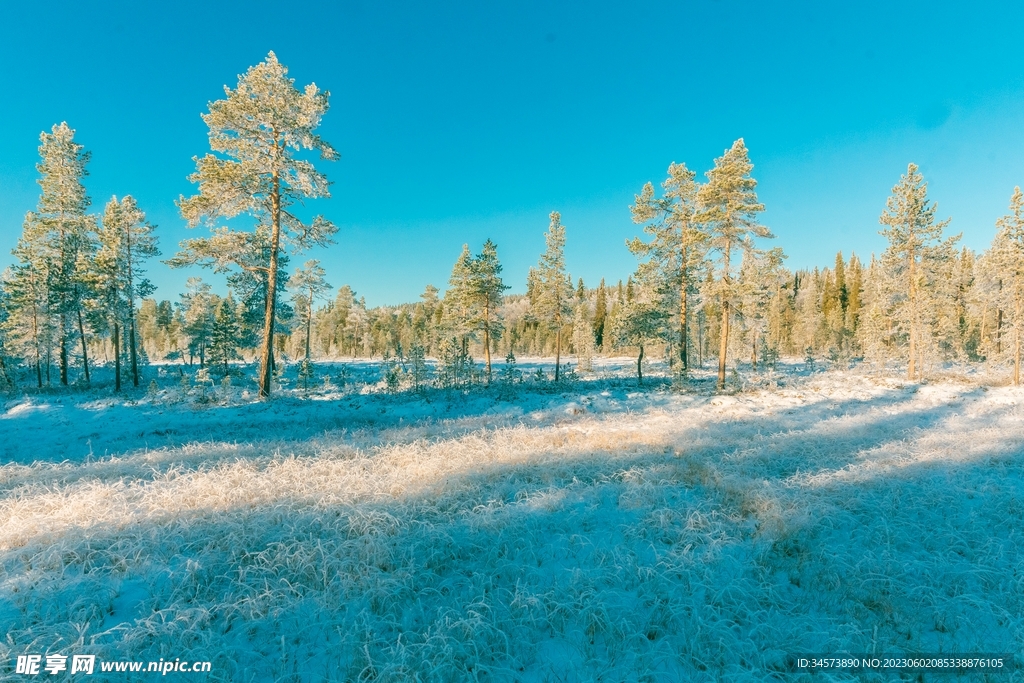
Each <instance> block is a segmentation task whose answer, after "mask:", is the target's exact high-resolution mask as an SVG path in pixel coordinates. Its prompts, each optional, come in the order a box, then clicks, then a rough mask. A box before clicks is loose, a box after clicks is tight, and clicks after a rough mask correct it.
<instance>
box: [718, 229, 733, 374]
mask: <svg viewBox="0 0 1024 683" xmlns="http://www.w3.org/2000/svg"><path fill="white" fill-rule="evenodd" d="M728 220H729V222H731V220H732V217H731V216H729V219H728ZM729 247H730V244H729V243H728V242H726V243H725V249H724V250H723V252H722V296H721V299H722V328H721V334H720V337H721V338H720V339H719V340H718V389H719V390H722V389H725V361H726V354H727V353H728V351H729Z"/></svg>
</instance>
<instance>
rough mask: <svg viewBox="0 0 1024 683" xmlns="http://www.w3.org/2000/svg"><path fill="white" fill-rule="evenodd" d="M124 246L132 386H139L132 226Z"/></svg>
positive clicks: (127, 233)
mask: <svg viewBox="0 0 1024 683" xmlns="http://www.w3.org/2000/svg"><path fill="white" fill-rule="evenodd" d="M125 245H126V246H127V247H128V254H127V256H128V259H127V261H128V343H129V344H130V349H129V353H130V354H131V359H132V384H133V386H135V387H136V388H138V386H139V358H138V353H137V352H136V350H135V280H134V277H133V276H132V226H131V225H129V226H128V227H127V228H126V230H125Z"/></svg>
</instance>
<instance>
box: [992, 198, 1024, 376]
mask: <svg viewBox="0 0 1024 683" xmlns="http://www.w3.org/2000/svg"><path fill="white" fill-rule="evenodd" d="M996 228H997V229H998V231H997V233H996V238H995V240H994V241H993V243H992V250H991V251H992V262H993V265H994V266H995V269H996V271H997V272H998V273H999V277H1000V279H1001V280H1002V287H1001V288H1000V289H999V290H998V293H999V295H1000V296H999V297H998V299H997V305H998V306H999V308H1000V310H1005V311H1007V312H1008V313H1009V321H1008V322H1009V325H1010V327H1011V328H1012V331H1013V341H1012V346H1011V349H1012V356H1013V383H1014V384H1017V385H1019V384H1020V374H1021V367H1020V366H1021V353H1022V351H1024V349H1022V346H1024V330H1022V328H1024V194H1022V193H1021V191H1020V187H1015V188H1013V196H1012V197H1011V198H1010V213H1009V214H1007V215H1005V216H1003V217H1002V218H1000V219H999V220H998V221H996Z"/></svg>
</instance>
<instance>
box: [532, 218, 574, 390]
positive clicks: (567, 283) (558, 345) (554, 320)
mask: <svg viewBox="0 0 1024 683" xmlns="http://www.w3.org/2000/svg"><path fill="white" fill-rule="evenodd" d="M549 218H550V219H551V224H550V225H549V226H548V231H547V233H546V234H545V236H544V240H545V242H546V244H547V249H545V251H544V253H543V254H541V257H540V262H539V263H538V264H537V267H536V268H531V269H530V279H531V281H532V282H531V283H530V284H531V287H530V290H531V294H532V297H531V300H530V304H531V306H532V308H533V315H534V316H535V317H536V319H537V320H538V321H540V322H541V323H542V324H543V325H545V326H546V327H548V328H549V329H552V330H554V332H555V381H556V382H557V381H558V379H559V366H560V363H561V358H562V328H563V327H564V326H565V323H566V320H567V318H568V317H569V316H570V315H571V314H572V299H573V287H572V279H571V278H570V277H569V275H568V274H567V273H566V271H565V226H563V225H562V220H561V218H562V217H561V214H559V213H558V212H557V211H552V212H551V215H550V216H549Z"/></svg>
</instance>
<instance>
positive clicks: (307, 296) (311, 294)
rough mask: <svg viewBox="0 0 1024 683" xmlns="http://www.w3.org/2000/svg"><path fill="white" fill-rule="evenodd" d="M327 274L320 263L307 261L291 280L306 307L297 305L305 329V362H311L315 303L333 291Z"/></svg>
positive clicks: (290, 282) (314, 260) (312, 260)
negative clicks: (310, 341)
mask: <svg viewBox="0 0 1024 683" xmlns="http://www.w3.org/2000/svg"><path fill="white" fill-rule="evenodd" d="M326 275H327V272H326V271H325V270H324V269H323V268H322V267H320V262H319V261H317V260H316V259H311V260H309V261H306V264H305V265H304V266H303V267H302V268H298V269H296V270H295V275H294V276H293V277H292V278H291V280H289V284H290V285H291V286H292V287H294V288H295V290H296V291H297V292H298V293H301V295H302V303H303V304H304V305H302V306H299V305H298V303H296V306H295V308H296V309H297V310H299V311H300V313H299V322H300V323H301V324H302V326H303V327H304V328H305V331H306V334H305V343H304V348H305V356H304V357H305V360H306V361H307V362H308V361H309V340H310V337H311V336H312V333H313V302H314V301H316V300H317V299H318V298H320V297H321V296H323V294H324V293H325V292H327V291H329V290H330V289H331V285H329V284H327V280H326V279H325V276H326Z"/></svg>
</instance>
